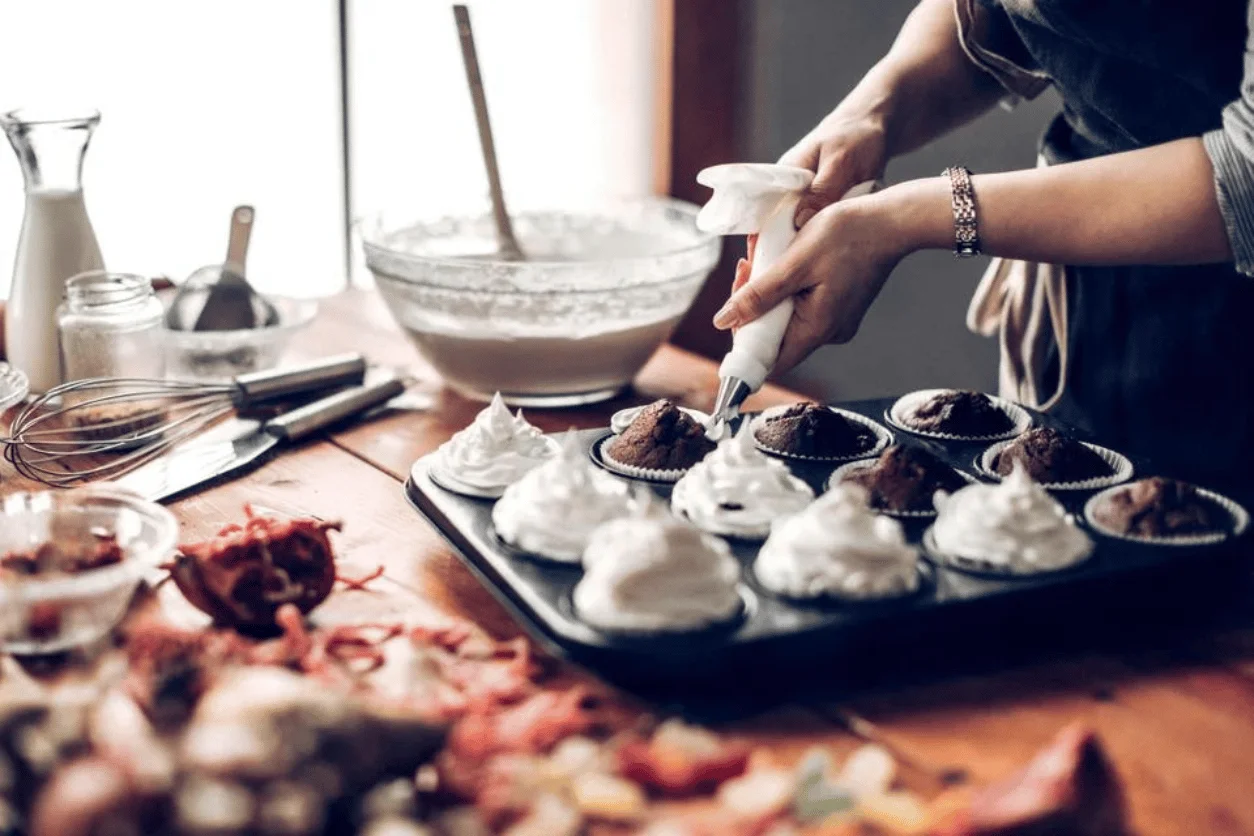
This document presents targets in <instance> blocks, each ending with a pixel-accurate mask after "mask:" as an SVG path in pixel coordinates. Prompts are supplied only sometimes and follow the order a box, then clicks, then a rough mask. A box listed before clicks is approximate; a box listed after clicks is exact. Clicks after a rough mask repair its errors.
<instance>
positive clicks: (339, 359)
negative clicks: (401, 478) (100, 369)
mask: <svg viewBox="0 0 1254 836" xmlns="http://www.w3.org/2000/svg"><path fill="white" fill-rule="evenodd" d="M365 374H366V361H365V359H364V358H363V357H362V356H361V355H360V354H345V355H339V356H336V357H331V358H327V359H325V360H320V361H318V362H315V363H309V364H305V365H301V366H293V367H290V368H286V369H280V370H274V371H265V372H257V373H254V374H248V375H240V376H239V377H236V378H234V379H232V380H230V381H227V382H224V383H199V382H192V381H180V380H150V379H145V378H117V377H102V378H91V379H88V380H75V381H71V382H69V383H63V384H61V385H60V386H55V387H53V388H52V389H49V390H48V391H47V392H45V393H44V394H42V395H40V396H39V397H38V398H36V399H35V400H33V401H32V402H31V403H29V404H27V405H26V406H25V407H23V409H22V411H21V412H19V413H18V415H17V417H16V418H14V419H13V423H12V425H11V426H10V427H9V435H8V437H7V438H3V439H0V443H3V444H4V446H5V450H4V457H5V458H6V459H7V460H8V461H10V462H12V463H13V466H14V468H16V470H17V472H18V473H20V474H21V475H22V476H25V477H26V478H28V479H33V480H35V481H38V482H42V483H44V484H46V485H51V486H53V487H70V486H72V485H77V484H81V483H84V482H95V481H101V480H106V479H115V478H117V477H118V476H121V475H122V474H124V473H126V472H128V471H130V470H133V469H135V468H136V467H139V466H140V465H142V464H144V463H146V462H148V461H151V460H152V459H154V458H156V457H158V456H160V455H161V454H162V453H164V452H166V451H167V450H169V449H170V448H171V447H174V446H175V445H177V444H180V443H182V442H184V441H188V440H189V439H191V438H193V437H195V436H197V435H199V434H200V433H202V432H204V431H205V430H207V429H208V428H210V427H211V426H213V425H214V424H216V423H217V422H219V421H221V420H223V419H224V418H226V417H228V416H229V415H230V414H232V413H233V412H236V411H238V410H241V409H246V408H249V407H253V406H257V405H259V404H263V403H266V402H269V401H275V400H279V399H281V398H285V397H288V396H291V395H298V394H304V393H310V392H318V391H323V390H328V389H334V388H339V387H342V386H352V385H357V384H360V383H361V382H362V380H364V378H365Z"/></svg>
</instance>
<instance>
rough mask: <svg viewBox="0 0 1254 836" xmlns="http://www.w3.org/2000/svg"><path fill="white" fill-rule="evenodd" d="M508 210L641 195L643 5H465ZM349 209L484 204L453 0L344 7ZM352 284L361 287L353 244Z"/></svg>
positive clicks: (646, 30)
mask: <svg viewBox="0 0 1254 836" xmlns="http://www.w3.org/2000/svg"><path fill="white" fill-rule="evenodd" d="M468 5H469V6H470V12H471V18H472V22H473V24H474V32H475V41H476V46H477V49H478V54H479V64H480V68H481V70H482V74H483V81H484V87H485V89H486V91H487V99H488V109H489V111H490V112H491V117H492V129H493V133H494V135H495V140H496V149H497V156H498V159H499V160H500V165H501V179H502V181H503V184H504V188H505V192H506V197H507V199H508V202H509V204H510V206H511V208H514V207H518V208H521V207H526V206H547V207H554V206H561V205H562V204H563V203H572V202H582V201H589V200H596V199H600V198H607V197H611V198H612V197H632V196H639V195H643V194H647V193H648V192H649V190H650V184H651V174H652V171H651V167H652V142H653V124H654V113H655V108H654V73H653V67H654V54H655V50H656V38H655V33H654V25H653V24H654V4H653V3H652V2H649V0H526V2H520V1H519V0H476V2H472V3H469V4H468ZM349 47H350V51H349V55H350V59H349V113H350V131H349V135H350V148H351V171H352V210H353V213H354V214H355V215H357V216H359V217H360V216H362V215H366V214H369V213H372V212H375V211H379V210H385V211H389V212H391V211H398V212H400V213H401V214H402V215H404V214H406V213H413V214H415V215H416V214H419V213H426V212H451V211H458V210H461V209H465V208H467V207H486V205H487V177H486V175H485V174H484V168H483V161H482V157H481V155H480V150H479V140H478V134H477V132H476V129H475V121H474V112H473V110H472V108H471V104H470V93H469V90H468V89H467V86H466V78H465V71H464V69H463V67H462V59H461V51H460V47H459V45H458V38H457V31H456V28H455V27H454V24H453V14H452V11H451V7H450V3H449V2H447V0H350V3H349ZM353 262H354V279H358V280H361V281H367V280H368V279H367V276H368V274H366V272H365V269H364V264H363V263H362V260H361V255H360V252H359V251H358V248H357V247H356V246H354V253H353Z"/></svg>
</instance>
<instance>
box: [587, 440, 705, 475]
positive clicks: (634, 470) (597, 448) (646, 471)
mask: <svg viewBox="0 0 1254 836" xmlns="http://www.w3.org/2000/svg"><path fill="white" fill-rule="evenodd" d="M614 437H615V436H614V434H613V433H610V434H609V435H606V436H604V437H603V438H598V439H597V440H596V442H595V443H594V444H593V445H592V461H593V462H595V463H596V464H597V465H599V466H601V467H603V468H605V469H606V470H608V471H609V472H610V473H616V474H618V475H619V476H626V477H627V478H628V479H640V480H643V481H645V482H662V483H664V484H671V485H673V484H674V483H676V482H678V481H679V480H680V479H681V478H683V475H684V474H685V473H687V472H688V471H689V470H691V468H687V467H686V468H684V469H683V470H656V469H653V468H648V467H636V466H635V465H630V464H624V463H623V462H620V461H616V460H615V459H613V458H611V457H610V455H609V454H608V453H607V452H606V451H605V444H606V442H607V441H610V440H611V439H613V438H614Z"/></svg>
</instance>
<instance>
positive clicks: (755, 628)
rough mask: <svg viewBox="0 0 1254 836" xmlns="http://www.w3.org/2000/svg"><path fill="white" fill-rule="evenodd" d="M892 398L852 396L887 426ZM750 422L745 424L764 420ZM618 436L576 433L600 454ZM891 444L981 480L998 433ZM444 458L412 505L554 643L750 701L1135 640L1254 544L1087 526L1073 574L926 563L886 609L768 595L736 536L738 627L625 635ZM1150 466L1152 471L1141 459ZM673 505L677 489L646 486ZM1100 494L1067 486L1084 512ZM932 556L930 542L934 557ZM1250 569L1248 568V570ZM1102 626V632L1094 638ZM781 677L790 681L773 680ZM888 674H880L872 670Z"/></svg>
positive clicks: (624, 676) (424, 470) (821, 478)
mask: <svg viewBox="0 0 1254 836" xmlns="http://www.w3.org/2000/svg"><path fill="white" fill-rule="evenodd" d="M892 403H893V400H892V399H887V400H885V399H880V400H870V401H858V402H852V403H845V404H840V405H839V406H840V407H841V408H843V409H846V410H849V411H852V412H856V413H858V414H859V415H862V416H865V417H867V418H870V419H872V420H879V419H880V418H881V417H882V416H883V415H884V414H885V412H886V410H887V408H888V407H889V406H891V404H892ZM751 419H752V416H748V417H747V418H746V419H745V420H751ZM1031 420H1032V422H1034V423H1037V424H1048V425H1053V426H1057V427H1059V428H1060V429H1063V430H1068V429H1069V428H1068V427H1065V426H1062V425H1060V424H1059V423H1058V422H1056V421H1054V420H1053V419H1051V418H1049V417H1047V416H1043V415H1040V414H1036V413H1033V414H1031ZM608 433H609V430H608V429H601V430H588V431H584V432H582V433H580V434H579V438H580V440H581V441H582V442H583V443H584V444H585V445H586V446H587V448H588V451H589V455H591V456H593V458H594V460H595V459H596V455H595V453H596V450H597V449H598V446H599V443H600V442H601V441H602V440H603V439H604V437H605V436H606V435H607V434H608ZM892 433H893V435H894V441H896V442H897V443H901V444H914V445H923V446H926V447H927V448H929V449H930V450H931V451H932V452H934V453H936V454H937V455H938V456H940V457H941V458H942V459H943V460H944V461H946V462H947V463H948V464H950V465H951V466H953V467H954V468H955V469H957V470H958V471H960V472H961V473H963V474H965V475H966V476H968V477H969V478H975V476H976V473H975V469H974V466H973V465H974V462H975V460H976V457H977V456H978V455H979V453H980V452H981V451H982V450H983V449H984V448H985V447H987V446H988V442H987V441H959V440H947V439H932V438H922V437H919V436H917V435H913V434H909V433H904V432H899V431H896V430H894V431H892ZM431 461H432V457H431V456H427V457H424V458H423V459H420V460H418V461H417V462H416V463H415V464H414V467H413V470H412V473H411V475H410V479H409V481H408V482H407V484H406V493H407V495H408V498H409V499H410V501H411V503H412V504H413V505H414V507H415V508H417V510H418V511H419V512H420V513H421V514H422V515H423V516H425V517H426V518H427V519H428V520H430V521H431V523H432V524H433V525H434V526H435V527H436V529H437V530H439V531H440V533H441V534H442V535H443V536H444V537H445V539H446V540H448V542H449V543H450V544H451V545H452V546H453V548H454V550H455V551H456V552H457V553H458V554H459V556H460V557H461V558H462V560H463V561H464V562H465V563H466V565H467V566H468V567H469V568H470V569H471V571H472V572H473V573H474V574H475V575H477V576H478V577H479V579H480V580H481V581H482V582H483V583H484V585H485V586H486V587H487V588H488V589H489V590H490V591H491V592H492V593H493V594H494V595H495V596H496V597H497V598H498V599H499V600H500V601H501V602H502V603H504V604H505V605H506V606H507V607H508V608H509V609H510V610H512V611H513V612H514V613H515V615H516V616H517V617H518V619H519V621H520V622H521V623H522V624H523V626H524V627H525V628H526V629H527V630H528V631H529V632H530V633H531V634H532V635H533V637H534V638H536V639H537V640H538V641H539V642H540V643H541V644H542V645H544V646H545V647H547V648H548V649H549V650H550V651H551V652H555V653H558V654H561V655H564V656H566V657H568V658H570V659H571V660H573V661H575V662H577V663H579V664H583V665H585V666H588V667H591V668H593V669H595V670H596V671H597V672H598V673H600V674H601V675H602V676H604V677H606V678H608V679H611V680H613V681H617V682H620V683H625V684H629V685H631V686H634V687H638V688H665V689H668V691H669V690H674V689H678V690H679V691H682V692H683V693H689V692H718V691H722V692H724V693H726V692H727V691H728V688H729V686H730V685H734V686H735V689H736V693H737V694H738V695H739V696H743V695H744V694H745V693H747V692H756V691H760V690H762V689H768V688H772V687H777V686H778V687H785V686H786V687H796V686H797V685H798V678H799V677H800V678H801V679H815V680H819V679H822V680H825V681H829V682H830V681H834V680H835V681H838V682H839V685H840V686H841V687H843V686H844V685H849V684H851V683H853V682H855V681H863V680H864V679H865V678H866V677H864V676H863V674H866V673H867V672H868V671H871V670H875V671H877V672H878V671H884V670H887V669H890V668H911V669H912V670H914V669H918V670H921V669H922V668H923V667H927V666H932V667H936V666H937V665H939V667H941V668H942V669H953V668H956V667H961V666H962V665H963V662H962V661H961V657H963V652H964V651H965V650H968V649H970V650H972V651H976V650H989V649H990V648H994V649H996V650H997V651H998V652H1000V651H1006V650H1009V649H1012V648H1014V649H1017V648H1019V647H1026V646H1027V645H1029V644H1030V645H1032V646H1033V647H1036V646H1038V645H1041V644H1042V642H1044V644H1045V645H1046V646H1048V645H1051V644H1054V643H1056V642H1053V639H1055V638H1058V639H1059V640H1061V639H1062V637H1063V636H1072V637H1073V639H1075V637H1076V636H1078V637H1079V638H1078V639H1075V640H1076V641H1077V645H1078V646H1084V647H1089V648H1091V647H1092V646H1093V645H1094V644H1095V643H1096V642H1097V636H1098V635H1100V634H1104V633H1108V632H1111V631H1112V630H1114V631H1118V630H1121V629H1122V630H1124V631H1126V632H1128V634H1129V635H1133V634H1136V633H1137V632H1138V630H1143V628H1139V627H1136V626H1135V624H1136V623H1137V622H1134V619H1139V618H1144V619H1145V623H1146V624H1150V625H1158V624H1160V623H1162V622H1164V620H1165V616H1164V613H1165V612H1166V610H1165V609H1164V607H1166V606H1168V605H1172V604H1173V602H1175V603H1178V602H1179V601H1180V600H1182V599H1183V597H1184V596H1186V595H1200V596H1201V597H1200V600H1201V601H1202V602H1203V603H1202V604H1200V605H1199V606H1198V607H1197V609H1198V611H1202V610H1209V611H1211V612H1213V611H1214V610H1215V608H1216V607H1217V606H1218V600H1219V598H1220V597H1222V595H1221V593H1222V592H1223V591H1224V590H1225V589H1230V588H1231V582H1230V580H1226V579H1230V578H1231V577H1232V576H1233V573H1234V572H1239V571H1241V568H1242V561H1241V559H1240V558H1241V553H1242V546H1243V545H1244V544H1245V543H1246V542H1247V541H1248V539H1249V538H1248V537H1234V538H1229V539H1228V540H1226V541H1224V542H1222V543H1217V544H1206V545H1200V546H1196V547H1188V548H1183V547H1174V548H1166V547H1163V546H1155V545H1149V544H1144V543H1136V542H1131V541H1127V540H1122V539H1118V538H1114V537H1109V536H1106V535H1103V534H1102V533H1100V532H1098V531H1095V530H1093V529H1092V528H1091V527H1087V526H1086V528H1087V530H1088V533H1089V534H1090V536H1091V537H1092V538H1093V540H1094V542H1095V548H1094V552H1093V555H1092V557H1091V558H1089V559H1088V560H1086V561H1084V562H1083V563H1080V564H1078V565H1076V566H1074V567H1072V568H1069V569H1067V570H1065V571H1058V572H1050V573H1048V574H1041V575H1033V576H1026V577H1004V576H1001V577H999V576H989V575H987V574H980V573H976V572H972V571H964V570H962V569H959V568H955V567H952V566H948V565H944V564H942V563H940V562H939V561H933V560H927V561H926V563H925V565H924V567H923V571H924V573H925V575H924V583H922V584H921V585H920V590H919V592H917V593H916V594H913V595H910V596H907V597H904V598H900V599H895V600H889V601H879V602H866V603H857V602H835V601H823V602H803V601H797V600H791V599H785V598H781V597H779V596H776V595H773V594H771V593H770V592H767V591H766V590H764V589H763V588H762V587H761V586H760V585H759V584H758V583H757V582H756V580H755V579H754V577H753V572H752V571H751V566H752V563H753V559H754V557H755V556H756V554H757V550H758V548H759V546H760V544H757V543H752V542H745V541H739V540H729V543H730V545H731V549H732V553H733V554H734V555H735V556H736V558H737V559H738V560H739V561H740V562H741V564H742V566H743V567H744V572H743V574H742V590H741V591H742V597H743V598H744V601H745V608H744V615H743V617H742V618H741V620H740V621H738V622H737V623H736V624H734V625H730V626H725V627H722V628H720V629H717V630H711V631H708V632H702V633H687V634H656V635H643V636H640V635H637V636H629V635H615V634H610V633H604V632H600V631H598V630H596V629H594V628H592V627H590V626H589V625H587V624H585V623H584V622H583V621H581V620H580V619H579V618H578V617H577V615H576V614H575V613H574V611H573V607H572V605H571V591H572V589H573V588H574V585H575V583H576V582H577V581H578V579H579V577H580V571H581V570H580V568H579V567H578V566H565V565H559V564H555V563H553V562H549V561H540V560H535V559H532V558H529V557H527V556H524V555H521V554H518V553H517V552H514V551H511V550H510V549H508V548H506V547H504V545H503V544H502V543H501V542H500V541H499V540H498V539H497V538H496V537H495V535H494V534H493V532H492V526H491V511H492V501H491V500H476V499H473V498H470V497H465V496H458V495H456V494H453V493H451V492H449V491H447V490H444V489H443V488H441V487H439V486H438V485H437V484H436V483H434V482H433V481H432V480H431V478H430V476H429V475H428V471H429V467H430V464H431ZM785 461H786V462H787V464H788V466H789V468H790V469H791V470H792V472H793V473H795V474H796V475H797V476H799V477H801V478H802V479H804V480H805V481H807V482H808V483H809V484H810V485H811V487H813V488H814V490H815V492H816V493H820V492H822V491H823V489H824V487H825V485H826V483H827V481H828V479H829V478H830V476H831V474H832V472H833V471H834V470H835V469H836V467H837V466H838V465H837V464H835V463H822V462H805V461H797V460H785ZM1135 465H1136V469H1137V471H1138V472H1140V473H1143V474H1144V473H1151V472H1153V470H1152V468H1149V467H1147V466H1146V463H1144V462H1135ZM641 484H646V485H648V486H649V488H650V489H651V490H653V491H655V492H656V493H657V494H658V495H659V496H661V497H663V498H666V499H668V500H669V495H670V491H671V487H672V486H671V485H670V484H663V483H648V482H642V483H641ZM1093 493H1094V492H1092V491H1069V492H1067V493H1062V494H1054V496H1055V498H1056V499H1058V501H1060V502H1062V503H1063V504H1064V505H1065V506H1066V507H1067V508H1068V510H1069V511H1071V512H1072V513H1074V514H1075V515H1076V517H1077V518H1081V517H1082V511H1083V506H1084V503H1085V502H1086V501H1087V500H1088V499H1089V498H1090V497H1091V496H1092V495H1093ZM902 522H903V524H904V525H905V526H906V533H907V536H908V538H909V540H910V542H911V543H913V544H915V545H920V544H921V539H922V536H923V533H924V531H925V529H926V528H927V526H928V525H929V524H930V522H931V520H929V519H918V520H910V519H907V520H903V521H902ZM924 554H925V560H926V551H924ZM1246 572H1247V573H1248V569H1246ZM1094 631H1096V632H1094ZM768 670H772V671H776V670H777V671H781V672H785V673H787V674H789V676H787V677H786V678H783V679H781V678H780V677H768V676H765V675H764V674H765V672H766V671H768ZM872 679H876V677H872Z"/></svg>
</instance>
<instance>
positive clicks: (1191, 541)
mask: <svg viewBox="0 0 1254 836" xmlns="http://www.w3.org/2000/svg"><path fill="white" fill-rule="evenodd" d="M1127 487H1128V486H1127V485H1115V486H1114V487H1111V488H1107V489H1106V490H1104V491H1102V492H1101V493H1098V494H1094V495H1093V496H1091V497H1089V501H1088V502H1086V503H1084V521H1085V522H1086V523H1088V525H1089V527H1090V528H1092V529H1093V530H1094V531H1096V532H1099V533H1100V534H1104V535H1105V536H1107V537H1113V538H1115V539H1116V540H1127V541H1128V542H1131V543H1146V544H1149V545H1153V546H1213V545H1215V544H1217V543H1222V542H1224V541H1226V540H1229V539H1233V538H1236V537H1240V536H1241V535H1242V534H1244V533H1245V529H1246V528H1248V527H1249V524H1250V515H1249V512H1248V511H1246V510H1245V508H1244V507H1242V506H1241V505H1240V504H1239V503H1237V502H1235V501H1233V500H1231V499H1229V498H1228V497H1226V496H1224V495H1223V494H1218V493H1215V492H1214V491H1208V490H1206V489H1205V488H1199V487H1196V486H1194V490H1196V491H1197V494H1198V496H1200V497H1202V498H1203V499H1205V500H1207V501H1208V502H1212V503H1214V504H1215V505H1218V506H1219V507H1220V508H1222V509H1223V510H1224V511H1225V512H1227V514H1228V516H1229V518H1230V519H1231V521H1232V528H1231V529H1230V530H1228V531H1215V532H1208V533H1205V534H1176V535H1172V536H1168V537H1143V536H1138V535H1135V534H1122V533H1120V532H1118V531H1115V530H1114V529H1111V528H1107V527H1106V526H1104V525H1102V524H1101V523H1100V522H1098V521H1097V519H1096V517H1094V515H1093V512H1094V511H1096V510H1097V508H1098V506H1100V505H1101V504H1102V503H1103V502H1105V501H1106V500H1108V499H1109V498H1110V497H1111V496H1112V495H1113V494H1114V493H1115V492H1116V491H1121V490H1127Z"/></svg>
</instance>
